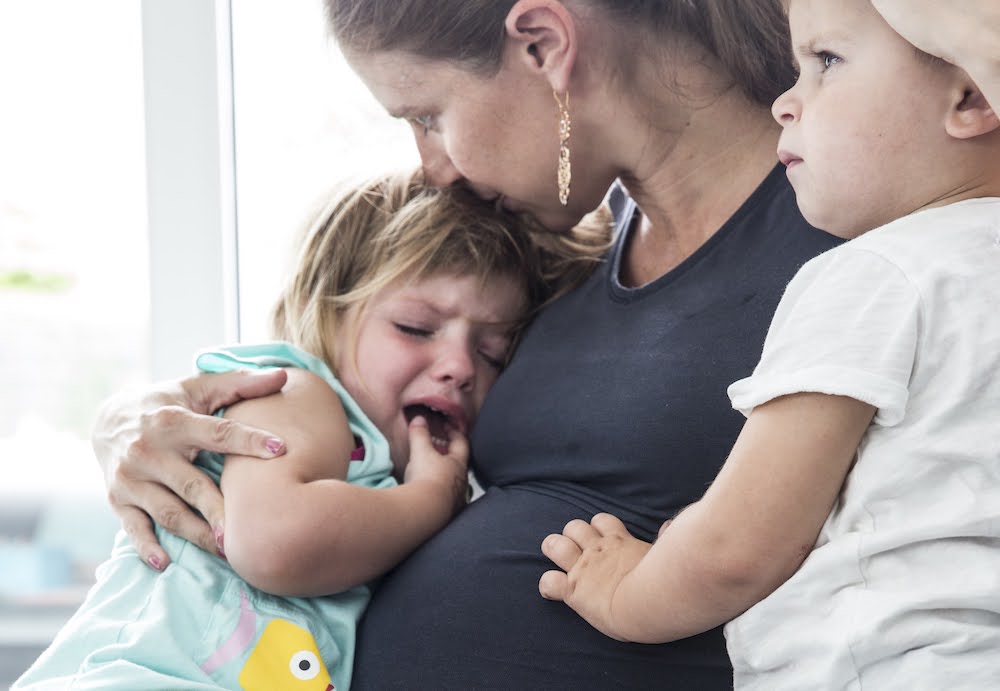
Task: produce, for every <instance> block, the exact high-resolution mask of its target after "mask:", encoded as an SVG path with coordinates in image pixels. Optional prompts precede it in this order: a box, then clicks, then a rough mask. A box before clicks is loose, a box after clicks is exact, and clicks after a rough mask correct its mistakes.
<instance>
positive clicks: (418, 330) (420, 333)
mask: <svg viewBox="0 0 1000 691" xmlns="http://www.w3.org/2000/svg"><path fill="white" fill-rule="evenodd" d="M393 326H395V327H396V330H397V331H399V332H400V333H402V334H406V335H407V336H414V337H416V338H427V337H429V336H430V335H431V334H433V333H434V331H433V329H427V328H424V327H422V326H414V325H412V324H404V323H402V322H393Z"/></svg>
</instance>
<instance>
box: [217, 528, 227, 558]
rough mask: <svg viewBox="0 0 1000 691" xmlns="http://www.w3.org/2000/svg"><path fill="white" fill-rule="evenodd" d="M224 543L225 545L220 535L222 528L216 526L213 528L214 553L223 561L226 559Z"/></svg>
mask: <svg viewBox="0 0 1000 691" xmlns="http://www.w3.org/2000/svg"><path fill="white" fill-rule="evenodd" d="M224 543H225V538H224V536H223V534H222V527H221V526H216V527H215V547H216V550H215V551H216V552H218V554H219V556H220V557H222V558H223V559H225V558H226V549H225V545H224Z"/></svg>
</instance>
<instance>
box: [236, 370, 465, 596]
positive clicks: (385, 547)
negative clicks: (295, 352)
mask: <svg viewBox="0 0 1000 691" xmlns="http://www.w3.org/2000/svg"><path fill="white" fill-rule="evenodd" d="M226 415H227V417H230V418H232V419H234V420H238V421H239V422H241V423H244V424H247V425H251V426H255V427H257V426H260V427H264V426H266V428H267V429H269V430H273V431H274V433H275V434H278V435H280V436H281V438H282V439H283V440H284V441H285V443H286V447H287V452H286V454H285V456H284V457H283V458H282V459H281V460H279V461H275V462H273V463H261V462H260V461H259V460H256V459H253V458H250V457H244V456H232V455H230V456H227V457H226V462H225V466H224V471H223V475H222V492H223V496H224V497H225V509H226V511H225V520H226V532H225V552H226V556H227V558H228V559H229V561H230V563H231V564H232V566H233V568H234V569H236V571H237V573H239V574H240V575H241V576H242V577H243V578H244V579H246V580H247V581H248V582H249V583H251V584H252V585H254V586H256V587H259V588H261V589H262V590H265V591H268V592H272V593H275V594H279V595H296V596H314V595H323V594H328V593H333V592H337V591H340V590H344V589H345V588H348V587H351V586H354V585H357V584H359V583H363V582H366V581H368V580H370V579H372V578H374V577H376V576H378V575H381V574H382V573H384V572H385V571H387V570H388V569H390V568H392V567H393V566H394V565H395V564H396V563H398V562H399V561H400V560H402V559H403V558H404V557H405V556H406V555H407V554H408V553H409V552H410V551H412V550H413V549H414V548H416V547H417V546H418V545H419V544H420V543H421V542H423V541H424V540H426V539H427V538H428V537H430V536H431V535H432V534H433V533H434V532H435V531H437V530H439V529H440V528H441V527H443V526H444V525H445V523H446V522H447V521H448V519H449V518H450V517H451V516H452V514H453V513H454V510H455V508H456V506H459V505H460V500H461V498H463V497H464V482H465V478H466V462H467V458H468V451H467V445H466V442H465V440H464V439H461V438H459V439H453V440H452V442H451V449H450V451H449V453H448V455H447V456H442V455H440V454H438V453H437V452H436V451H435V450H434V448H433V446H432V445H431V443H430V435H429V432H428V430H427V428H426V425H425V424H421V423H420V422H419V421H414V422H413V423H412V424H411V427H410V444H411V461H410V466H412V467H414V468H415V469H422V470H423V472H411V471H410V470H409V468H408V470H407V482H406V483H405V484H402V485H399V486H397V487H392V488H388V489H370V488H365V487H359V486H356V485H353V484H350V483H348V482H346V481H345V478H346V477H347V469H348V465H349V463H350V455H351V451H352V450H353V448H354V440H353V435H352V433H351V431H350V428H349V427H348V424H347V417H346V414H345V412H344V408H343V404H342V403H341V401H340V398H339V397H338V396H337V394H336V392H334V391H333V389H331V388H330V386H329V385H328V384H327V383H326V382H325V381H323V380H322V379H321V378H320V377H318V376H316V375H315V374H312V373H311V372H308V371H306V370H302V369H295V368H291V369H289V370H288V383H287V384H286V385H285V387H284V389H282V391H281V392H280V393H278V394H274V395H272V396H268V397H265V398H259V399H253V400H249V401H243V402H241V403H239V404H237V405H234V406H232V407H231V408H229V409H228V410H227V411H226ZM455 436H457V435H455Z"/></svg>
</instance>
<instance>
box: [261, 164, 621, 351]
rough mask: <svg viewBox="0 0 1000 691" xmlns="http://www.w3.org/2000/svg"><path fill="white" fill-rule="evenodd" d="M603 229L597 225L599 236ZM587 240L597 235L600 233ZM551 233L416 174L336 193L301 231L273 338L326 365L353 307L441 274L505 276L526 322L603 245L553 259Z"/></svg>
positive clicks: (581, 272)
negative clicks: (518, 292) (518, 291)
mask: <svg viewBox="0 0 1000 691" xmlns="http://www.w3.org/2000/svg"><path fill="white" fill-rule="evenodd" d="M592 222H593V221H592ZM609 225H610V224H608V223H604V222H602V223H601V226H602V227H605V232H604V237H605V238H607V236H608V231H607V229H606V228H607V227H609ZM591 234H592V235H593V237H594V238H597V237H598V236H599V231H598V230H597V229H596V228H595V229H593V230H592V231H591ZM550 236H551V233H548V232H547V231H545V230H544V229H542V228H541V226H540V225H538V224H537V223H536V222H534V221H532V219H531V218H529V217H525V216H522V215H514V214H511V213H509V212H506V211H504V210H502V209H497V208H496V207H495V205H494V204H492V203H489V202H485V201H483V200H480V199H479V198H477V197H476V196H475V195H473V194H472V193H471V192H468V191H466V190H464V189H462V188H459V187H450V188H446V189H435V188H433V187H430V186H429V185H426V184H425V183H424V181H423V175H422V173H420V172H419V171H412V172H400V173H391V174H387V175H383V176H380V177H377V178H374V179H372V180H369V181H368V182H366V183H364V184H361V185H352V186H350V187H349V188H346V189H339V190H338V191H336V192H335V193H334V194H333V195H331V196H329V198H328V199H327V200H326V201H325V203H323V204H321V205H320V208H319V209H318V211H317V213H315V214H314V215H313V217H312V220H311V221H310V222H309V223H308V225H307V226H306V228H305V236H304V238H303V241H302V243H301V244H300V247H299V251H298V257H297V260H296V266H295V270H294V272H293V274H292V276H291V279H290V281H289V282H288V284H287V285H286V287H285V289H284V290H283V291H282V294H281V296H280V298H279V300H278V303H277V305H276V306H275V308H274V311H273V314H272V332H273V335H274V336H275V337H276V338H279V339H282V340H287V341H290V342H292V343H294V344H296V345H298V346H299V347H301V348H303V349H305V350H307V351H309V352H311V353H313V354H315V355H317V356H318V357H321V358H323V359H324V360H325V361H326V362H327V363H329V364H331V365H332V363H334V362H336V361H337V360H336V358H335V355H336V353H335V352H334V350H333V344H332V343H331V342H330V339H329V338H328V336H329V334H331V333H340V330H341V329H347V328H350V327H351V325H349V324H347V323H346V320H345V315H347V313H348V311H349V310H350V308H351V307H359V308H362V309H363V307H364V305H365V304H367V302H368V300H370V299H371V297H372V296H373V295H375V294H376V293H377V292H378V291H380V290H382V289H383V288H385V287H386V286H388V285H389V284H392V283H394V282H395V281H398V280H401V279H406V280H419V279H422V278H427V277H430V276H432V275H440V274H442V273H443V274H453V275H462V276H467V275H472V276H477V277H479V278H480V279H482V280H483V281H486V280H488V279H490V278H493V277H497V276H504V277H513V278H514V279H516V280H518V281H519V282H520V284H521V286H522V287H523V288H524V292H525V294H526V296H527V299H528V313H527V314H526V315H525V323H526V322H527V320H528V319H530V317H531V316H533V314H534V311H535V310H537V309H538V308H539V307H540V306H541V305H542V304H544V303H545V302H546V301H547V300H549V299H551V298H552V297H554V296H555V295H557V294H559V293H561V292H564V291H565V290H568V289H569V288H570V287H572V285H575V284H576V283H577V282H579V281H580V280H582V278H583V277H585V276H586V275H587V274H588V273H589V272H590V270H591V269H592V267H593V266H594V265H595V263H596V262H597V261H598V259H599V256H600V253H599V251H598V250H603V247H604V246H606V240H605V244H604V245H601V244H599V243H597V242H596V241H595V242H593V243H591V244H590V245H588V244H586V243H584V244H582V245H581V246H580V248H578V250H577V251H576V252H574V253H570V252H568V251H565V249H564V248H565V245H561V246H560V249H561V251H560V252H553V251H551V250H548V249H546V243H547V240H548V239H549V238H550ZM360 311H361V310H360V309H359V310H356V312H355V313H356V314H359V313H360ZM520 326H523V324H521V325H520ZM515 330H517V329H515Z"/></svg>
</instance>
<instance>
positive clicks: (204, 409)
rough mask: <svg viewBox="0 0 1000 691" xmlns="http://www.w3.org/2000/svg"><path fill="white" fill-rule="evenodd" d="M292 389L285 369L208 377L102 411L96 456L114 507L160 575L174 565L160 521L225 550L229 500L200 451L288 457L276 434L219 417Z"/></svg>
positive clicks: (120, 400) (112, 403)
mask: <svg viewBox="0 0 1000 691" xmlns="http://www.w3.org/2000/svg"><path fill="white" fill-rule="evenodd" d="M284 383H285V372H284V370H280V369H272V370H267V371H255V372H250V371H234V372H227V373H225V374H202V375H199V376H196V377H188V378H187V379H181V380H179V381H170V382H165V383H163V384H159V385H157V386H154V387H151V388H149V389H147V390H142V391H138V392H136V391H124V392H122V393H120V394H118V395H116V396H114V397H112V398H111V399H109V400H108V401H107V402H106V403H105V404H104V405H103V406H102V408H101V410H100V411H99V413H98V418H97V422H96V424H95V426H94V432H93V437H92V443H93V448H94V454H95V455H96V456H97V461H98V463H99V464H100V465H101V468H102V470H103V471H104V478H105V483H106V484H107V486H108V500H109V501H110V503H111V507H112V509H113V510H114V511H115V513H117V514H118V517H119V518H120V519H121V522H122V527H124V529H125V530H126V532H128V534H129V536H130V537H131V539H132V542H133V544H135V546H136V549H137V550H138V551H139V554H140V556H141V557H142V559H143V561H145V562H146V563H147V564H149V565H150V566H152V567H153V568H155V569H157V570H160V569H163V568H165V567H166V565H167V564H168V563H169V562H170V557H169V556H167V553H166V552H165V551H164V550H163V548H162V547H160V544H159V542H158V541H157V539H156V535H155V533H154V532H153V522H154V521H155V522H156V523H158V524H159V525H161V526H163V527H164V528H166V529H167V530H168V531H170V532H172V533H175V534H177V535H180V536H181V537H183V538H185V539H187V540H189V541H190V542H193V543H195V544H197V545H198V546H199V547H201V548H202V549H204V550H206V551H209V552H211V551H215V550H216V549H217V541H218V540H217V537H221V535H222V532H221V531H222V525H223V509H222V495H221V494H219V491H218V489H217V488H216V486H215V483H213V482H212V481H211V479H210V478H209V477H208V476H207V475H205V473H203V472H201V471H200V470H199V469H197V468H195V467H194V466H192V465H191V461H193V460H194V457H195V455H196V454H197V453H198V450H200V449H207V450H209V451H218V452H220V453H239V454H244V455H247V456H256V457H258V458H273V457H274V456H279V455H281V454H282V453H283V452H284V445H283V442H282V441H281V440H280V439H278V438H277V437H275V435H273V434H271V433H269V432H264V431H262V430H259V429H252V428H248V427H245V426H243V425H240V424H238V423H236V422H233V421H231V420H224V419H222V418H219V417H215V416H212V415H211V413H212V412H213V411H215V410H217V409H218V408H220V407H222V406H226V405H230V404H232V403H235V402H236V401H240V400H243V399H247V398H255V397H258V396H264V395H267V394H270V393H274V392H275V391H278V390H280V389H281V387H282V386H283V385H284ZM192 507H193V508H194V509H196V510H197V511H198V512H199V513H195V511H194V510H192ZM199 514H200V515H199ZM203 517H204V518H203ZM217 533H218V536H217Z"/></svg>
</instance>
